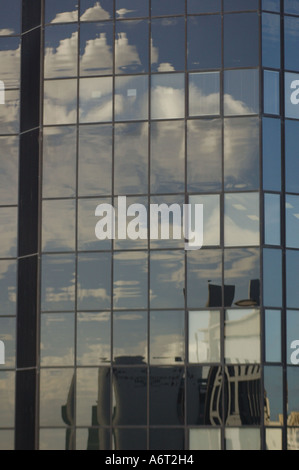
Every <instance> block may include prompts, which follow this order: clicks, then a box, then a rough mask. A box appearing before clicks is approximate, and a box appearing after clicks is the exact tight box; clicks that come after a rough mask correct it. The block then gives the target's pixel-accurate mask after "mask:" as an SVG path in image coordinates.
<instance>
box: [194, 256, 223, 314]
mask: <svg viewBox="0 0 299 470" xmlns="http://www.w3.org/2000/svg"><path fill="white" fill-rule="evenodd" d="M221 273H222V256H221V252H220V250H191V251H188V252H187V299H188V307H189V308H203V307H221V305H222V276H221Z"/></svg>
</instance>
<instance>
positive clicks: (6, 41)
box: [0, 38, 21, 89]
mask: <svg viewBox="0 0 299 470" xmlns="http://www.w3.org/2000/svg"><path fill="white" fill-rule="evenodd" d="M0 48H1V50H0V63H1V80H2V81H3V82H4V84H5V88H6V89H8V88H18V87H19V84H20V56H21V44H20V40H19V39H18V38H0Z"/></svg>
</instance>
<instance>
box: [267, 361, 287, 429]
mask: <svg viewBox="0 0 299 470" xmlns="http://www.w3.org/2000/svg"><path fill="white" fill-rule="evenodd" d="M264 388H265V402H266V403H265V405H266V406H265V425H266V426H267V425H268V426H269V425H272V426H275V425H276V426H279V425H280V424H281V419H282V416H283V388H282V367H274V366H267V367H264Z"/></svg>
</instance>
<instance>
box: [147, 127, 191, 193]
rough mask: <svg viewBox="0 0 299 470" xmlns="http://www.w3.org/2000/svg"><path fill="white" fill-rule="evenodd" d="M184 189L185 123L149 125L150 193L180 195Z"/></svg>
mask: <svg viewBox="0 0 299 470" xmlns="http://www.w3.org/2000/svg"><path fill="white" fill-rule="evenodd" d="M184 189H185V123H184V122H183V121H168V122H153V123H152V124H151V192H152V193H160V194H161V193H180V192H184Z"/></svg>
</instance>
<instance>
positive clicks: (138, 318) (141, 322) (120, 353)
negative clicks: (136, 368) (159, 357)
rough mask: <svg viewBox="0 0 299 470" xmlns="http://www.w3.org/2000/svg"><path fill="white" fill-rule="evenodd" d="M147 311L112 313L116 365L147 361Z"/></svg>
mask: <svg viewBox="0 0 299 470" xmlns="http://www.w3.org/2000/svg"><path fill="white" fill-rule="evenodd" d="M147 323H148V318H147V311H145V312H141V311H139V312H136V311H134V312H114V313H113V359H114V361H115V362H116V363H121V361H122V360H123V361H126V363H127V364H141V363H143V364H144V363H145V362H146V361H147Z"/></svg>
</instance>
